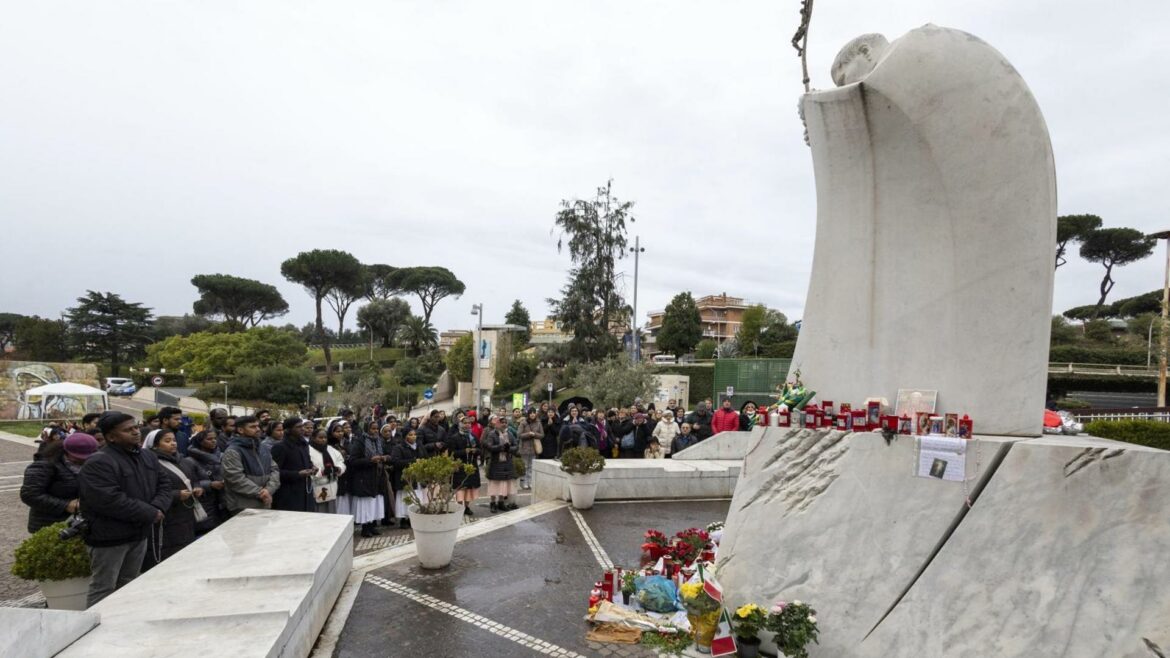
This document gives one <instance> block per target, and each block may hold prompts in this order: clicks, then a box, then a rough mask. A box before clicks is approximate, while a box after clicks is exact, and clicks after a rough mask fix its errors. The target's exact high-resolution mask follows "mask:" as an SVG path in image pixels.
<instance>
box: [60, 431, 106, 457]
mask: <svg viewBox="0 0 1170 658" xmlns="http://www.w3.org/2000/svg"><path fill="white" fill-rule="evenodd" d="M63 445H64V446H65V454H67V455H69V456H70V457H72V458H74V459H80V460H82V461H85V460H86V459H89V456H90V455H92V454H93V453H95V452H97V449H98V442H97V439H95V438H93V437H92V436H90V435H88V434H86V433H85V432H74V433H72V434H70V435H69V436H68V437H66V438H65V443H64V444H63Z"/></svg>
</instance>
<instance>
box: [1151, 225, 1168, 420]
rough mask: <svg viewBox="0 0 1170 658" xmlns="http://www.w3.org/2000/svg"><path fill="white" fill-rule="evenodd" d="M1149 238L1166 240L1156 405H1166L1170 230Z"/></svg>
mask: <svg viewBox="0 0 1170 658" xmlns="http://www.w3.org/2000/svg"><path fill="white" fill-rule="evenodd" d="M1149 237H1151V238H1157V239H1159V240H1166V272H1165V276H1164V277H1163V279H1162V335H1160V336H1158V345H1159V349H1158V406H1159V407H1165V406H1166V350H1167V347H1168V345H1167V338H1170V336H1167V315H1168V311H1170V231H1162V232H1161V233H1151V234H1150V235H1149Z"/></svg>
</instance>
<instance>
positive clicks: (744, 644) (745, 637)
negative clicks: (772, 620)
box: [731, 603, 768, 658]
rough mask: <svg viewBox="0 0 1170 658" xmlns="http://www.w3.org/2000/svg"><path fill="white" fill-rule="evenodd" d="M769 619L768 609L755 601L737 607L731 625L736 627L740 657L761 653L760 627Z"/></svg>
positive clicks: (748, 657) (754, 657)
mask: <svg viewBox="0 0 1170 658" xmlns="http://www.w3.org/2000/svg"><path fill="white" fill-rule="evenodd" d="M767 619H768V613H767V611H765V610H764V609H763V608H761V607H760V606H758V605H756V604H755V603H749V604H747V605H743V606H740V607H739V608H737V609H736V611H735V616H733V617H732V618H731V625H732V626H733V627H734V629H735V644H736V646H738V647H739V651H738V653H739V655H740V658H756V656H759V655H760V628H762V627H763V626H764V622H765V621H767Z"/></svg>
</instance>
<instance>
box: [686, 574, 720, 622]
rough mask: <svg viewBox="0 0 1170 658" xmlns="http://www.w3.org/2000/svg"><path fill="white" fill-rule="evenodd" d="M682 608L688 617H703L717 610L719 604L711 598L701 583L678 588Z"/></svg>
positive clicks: (687, 584)
mask: <svg viewBox="0 0 1170 658" xmlns="http://www.w3.org/2000/svg"><path fill="white" fill-rule="evenodd" d="M678 591H679V598H680V599H682V604H683V607H684V608H686V609H687V614H690V615H705V614H707V613H710V612H714V611H716V610H718V609H719V602H718V601H716V600H715V599H713V598H711V595H710V594H708V593H707V590H706V589H704V588H703V583H701V582H698V583H683V584H682V585H681V586H679V588H678Z"/></svg>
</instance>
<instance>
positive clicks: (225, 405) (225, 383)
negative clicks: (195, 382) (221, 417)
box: [219, 379, 232, 415]
mask: <svg viewBox="0 0 1170 658" xmlns="http://www.w3.org/2000/svg"><path fill="white" fill-rule="evenodd" d="M219 383H220V384H223V406H224V408H225V409H227V412H228V414H229V415H230V414H231V413H232V410H231V408H230V407H228V403H227V381H225V380H223V379H221V380H219Z"/></svg>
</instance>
